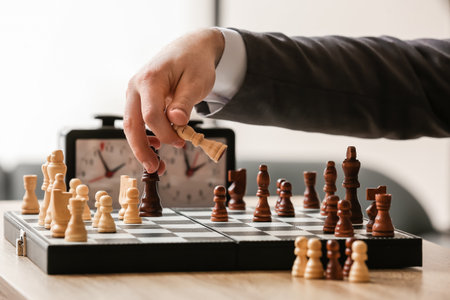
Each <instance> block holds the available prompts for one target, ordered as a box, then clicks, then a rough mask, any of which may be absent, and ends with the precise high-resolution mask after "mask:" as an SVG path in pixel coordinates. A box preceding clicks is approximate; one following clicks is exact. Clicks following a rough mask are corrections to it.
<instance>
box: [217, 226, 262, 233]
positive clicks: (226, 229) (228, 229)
mask: <svg viewBox="0 0 450 300" xmlns="http://www.w3.org/2000/svg"><path fill="white" fill-rule="evenodd" d="M220 231H221V232H225V233H228V232H233V231H236V232H258V231H260V230H259V229H256V228H255V227H251V226H248V227H237V226H233V227H223V228H221V229H220Z"/></svg>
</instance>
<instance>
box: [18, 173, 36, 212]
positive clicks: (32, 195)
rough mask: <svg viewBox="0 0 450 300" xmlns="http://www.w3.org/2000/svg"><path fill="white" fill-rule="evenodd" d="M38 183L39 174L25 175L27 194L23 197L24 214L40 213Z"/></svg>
mask: <svg viewBox="0 0 450 300" xmlns="http://www.w3.org/2000/svg"><path fill="white" fill-rule="evenodd" d="M36 185H37V176H36V175H25V176H23V186H24V188H25V195H24V196H23V199H22V214H24V215H27V214H38V213H39V202H38V199H37V196H36V192H35V189H36Z"/></svg>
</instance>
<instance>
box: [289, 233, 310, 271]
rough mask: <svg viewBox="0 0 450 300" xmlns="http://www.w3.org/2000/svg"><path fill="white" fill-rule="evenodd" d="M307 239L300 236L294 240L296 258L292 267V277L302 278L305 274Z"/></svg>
mask: <svg viewBox="0 0 450 300" xmlns="http://www.w3.org/2000/svg"><path fill="white" fill-rule="evenodd" d="M307 245H308V239H307V238H306V237H304V236H300V237H298V238H296V239H295V250H294V254H295V255H296V256H297V258H296V259H295V261H294V265H293V266H292V276H295V277H303V275H304V274H305V268H306V263H307V262H308V258H307V257H306V252H307Z"/></svg>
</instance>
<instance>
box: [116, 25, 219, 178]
mask: <svg viewBox="0 0 450 300" xmlns="http://www.w3.org/2000/svg"><path fill="white" fill-rule="evenodd" d="M224 44H225V42H224V38H223V36H222V33H221V32H220V31H219V30H217V29H204V30H200V31H197V32H194V33H190V34H187V35H185V36H182V37H181V38H179V39H177V40H175V41H174V42H172V43H171V44H169V45H168V46H166V47H165V48H164V49H163V50H162V51H161V52H160V53H159V54H157V55H156V56H155V57H154V58H153V59H152V60H151V61H150V62H149V63H148V64H146V65H145V66H144V67H143V68H142V69H141V70H140V71H139V72H138V73H137V74H136V75H134V76H133V78H131V80H130V82H129V83H128V89H127V101H126V106H125V114H124V123H123V124H124V131H125V135H126V137H127V140H128V143H129V144H130V147H131V149H132V150H133V153H134V155H135V156H136V158H137V159H138V160H139V161H140V162H141V163H142V164H143V165H144V167H145V169H146V170H147V172H149V173H152V172H155V171H158V174H162V173H163V172H164V169H165V165H164V162H161V163H159V160H158V157H157V156H156V154H155V153H154V152H153V151H152V150H151V149H150V142H151V143H152V145H155V144H158V143H159V141H161V142H162V143H165V144H172V145H174V146H175V147H178V148H180V147H183V146H184V140H183V139H181V138H180V137H179V136H178V135H177V133H176V132H175V131H174V130H173V129H172V125H171V124H175V125H178V126H184V125H186V124H187V123H188V121H189V118H190V114H191V111H192V109H193V107H194V105H195V104H197V103H199V102H201V101H202V100H203V99H204V98H205V97H206V96H207V95H208V94H209V92H210V91H211V90H212V88H213V86H214V81H215V67H216V65H217V64H218V62H219V60H220V58H221V56H222V53H223V49H224ZM145 125H147V126H148V127H149V128H150V130H151V131H152V132H153V133H154V134H155V136H156V138H157V139H159V141H156V140H155V139H154V138H153V139H150V140H149V139H148V138H147V136H146V134H145ZM158 146H159V145H158Z"/></svg>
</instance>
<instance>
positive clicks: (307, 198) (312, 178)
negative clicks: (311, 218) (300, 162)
mask: <svg viewBox="0 0 450 300" xmlns="http://www.w3.org/2000/svg"><path fill="white" fill-rule="evenodd" d="M303 177H304V179H305V186H306V189H305V193H304V199H303V208H320V201H319V198H318V197H317V192H316V188H315V187H314V186H315V185H316V172H303Z"/></svg>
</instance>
